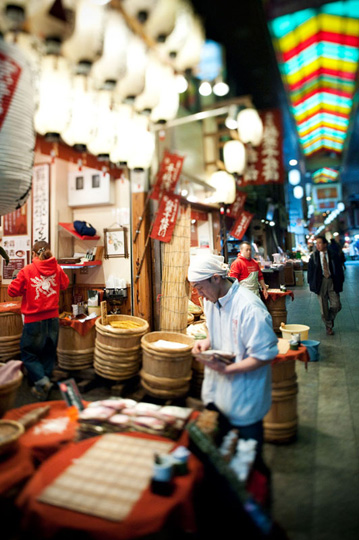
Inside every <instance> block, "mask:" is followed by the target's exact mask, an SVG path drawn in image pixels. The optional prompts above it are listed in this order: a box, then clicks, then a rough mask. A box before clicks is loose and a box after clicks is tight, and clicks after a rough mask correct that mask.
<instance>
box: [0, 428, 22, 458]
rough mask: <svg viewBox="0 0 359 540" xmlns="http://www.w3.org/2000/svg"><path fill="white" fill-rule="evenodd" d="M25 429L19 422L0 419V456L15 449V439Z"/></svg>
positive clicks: (16, 439)
mask: <svg viewBox="0 0 359 540" xmlns="http://www.w3.org/2000/svg"><path fill="white" fill-rule="evenodd" d="M24 431H25V428H24V426H23V425H22V424H20V423H19V422H15V421H14V420H0V456H1V455H3V454H7V453H8V452H11V451H12V450H15V448H16V445H17V441H18V439H19V437H20V435H22V434H23V433H24Z"/></svg>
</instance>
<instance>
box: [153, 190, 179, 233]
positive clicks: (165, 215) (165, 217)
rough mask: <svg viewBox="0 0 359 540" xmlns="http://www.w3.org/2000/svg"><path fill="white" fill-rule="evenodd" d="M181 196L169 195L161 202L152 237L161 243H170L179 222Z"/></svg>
mask: <svg viewBox="0 0 359 540" xmlns="http://www.w3.org/2000/svg"><path fill="white" fill-rule="evenodd" d="M179 205H180V196H179V195H174V194H173V193H171V194H170V193H168V194H167V195H164V196H163V197H162V199H161V201H160V205H159V208H158V212H157V215H156V219H155V222H154V224H153V228H152V232H151V234H150V237H151V238H153V239H154V240H160V241H161V242H169V241H170V240H171V238H172V234H173V230H174V228H175V225H176V221H177V214H178V209H179Z"/></svg>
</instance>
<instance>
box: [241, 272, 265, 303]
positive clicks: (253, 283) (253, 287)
mask: <svg viewBox="0 0 359 540" xmlns="http://www.w3.org/2000/svg"><path fill="white" fill-rule="evenodd" d="M239 284H240V285H243V287H246V289H249V290H250V291H252V292H254V294H256V295H257V296H258V297H259V298H260V297H261V295H260V294H259V283H258V271H256V272H251V273H250V274H249V276H248V277H247V278H246V279H242V280H241V281H240V282H239Z"/></svg>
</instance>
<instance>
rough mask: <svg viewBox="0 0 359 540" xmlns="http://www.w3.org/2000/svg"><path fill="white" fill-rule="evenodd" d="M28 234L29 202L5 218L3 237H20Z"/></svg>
mask: <svg viewBox="0 0 359 540" xmlns="http://www.w3.org/2000/svg"><path fill="white" fill-rule="evenodd" d="M25 234H27V202H26V203H25V204H24V205H23V206H22V207H21V208H18V209H17V210H14V211H13V212H10V214H6V215H5V216H4V225H3V235H4V236H19V235H25Z"/></svg>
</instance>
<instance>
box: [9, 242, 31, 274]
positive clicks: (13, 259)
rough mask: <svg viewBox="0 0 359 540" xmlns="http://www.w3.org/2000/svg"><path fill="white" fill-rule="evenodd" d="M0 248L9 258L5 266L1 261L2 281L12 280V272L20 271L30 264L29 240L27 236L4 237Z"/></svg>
mask: <svg viewBox="0 0 359 540" xmlns="http://www.w3.org/2000/svg"><path fill="white" fill-rule="evenodd" d="M2 247H3V248H4V250H5V251H6V253H7V254H8V256H9V259H10V261H9V264H8V265H7V266H6V262H5V260H3V271H2V276H3V279H12V277H13V272H14V270H21V269H22V268H24V266H25V265H26V264H27V263H28V262H30V238H29V237H28V236H4V238H3V240H2Z"/></svg>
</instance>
